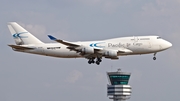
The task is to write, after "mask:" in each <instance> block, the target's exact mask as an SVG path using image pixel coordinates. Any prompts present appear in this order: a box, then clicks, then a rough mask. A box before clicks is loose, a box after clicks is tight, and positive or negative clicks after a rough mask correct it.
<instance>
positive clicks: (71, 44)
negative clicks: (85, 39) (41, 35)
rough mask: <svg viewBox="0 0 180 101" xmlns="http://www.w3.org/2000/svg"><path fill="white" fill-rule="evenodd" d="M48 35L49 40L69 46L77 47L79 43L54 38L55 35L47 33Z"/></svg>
mask: <svg viewBox="0 0 180 101" xmlns="http://www.w3.org/2000/svg"><path fill="white" fill-rule="evenodd" d="M48 37H49V38H50V39H51V40H54V41H56V42H59V43H61V44H64V45H66V46H71V47H79V46H81V45H79V44H74V43H72V42H68V41H64V40H61V39H56V38H55V37H53V36H51V35H48Z"/></svg>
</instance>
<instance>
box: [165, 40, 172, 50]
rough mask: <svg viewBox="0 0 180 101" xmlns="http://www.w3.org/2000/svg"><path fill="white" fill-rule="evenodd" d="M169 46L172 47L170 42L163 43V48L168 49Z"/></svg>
mask: <svg viewBox="0 0 180 101" xmlns="http://www.w3.org/2000/svg"><path fill="white" fill-rule="evenodd" d="M170 47H172V43H170V42H168V41H166V43H165V48H166V49H168V48H170Z"/></svg>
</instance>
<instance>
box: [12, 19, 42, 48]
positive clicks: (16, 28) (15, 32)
mask: <svg viewBox="0 0 180 101" xmlns="http://www.w3.org/2000/svg"><path fill="white" fill-rule="evenodd" d="M8 28H9V30H10V32H11V34H12V36H13V38H14V40H15V42H16V44H17V45H26V44H42V43H43V42H41V41H40V40H39V39H37V38H36V37H35V36H33V35H32V34H31V33H29V32H28V31H27V30H25V29H24V28H23V27H21V26H20V25H19V24H17V23H16V22H9V23H8Z"/></svg>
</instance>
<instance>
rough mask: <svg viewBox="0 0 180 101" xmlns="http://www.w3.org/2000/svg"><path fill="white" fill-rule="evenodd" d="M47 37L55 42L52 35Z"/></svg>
mask: <svg viewBox="0 0 180 101" xmlns="http://www.w3.org/2000/svg"><path fill="white" fill-rule="evenodd" d="M48 37H49V38H50V39H51V40H56V38H55V37H53V36H52V35H48Z"/></svg>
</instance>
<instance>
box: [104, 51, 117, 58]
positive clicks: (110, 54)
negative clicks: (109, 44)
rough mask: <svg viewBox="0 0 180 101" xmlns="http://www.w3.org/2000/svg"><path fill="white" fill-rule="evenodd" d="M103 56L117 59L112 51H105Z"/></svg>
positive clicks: (115, 52)
mask: <svg viewBox="0 0 180 101" xmlns="http://www.w3.org/2000/svg"><path fill="white" fill-rule="evenodd" d="M104 55H105V56H107V57H117V55H118V54H117V51H114V50H107V51H105V52H104Z"/></svg>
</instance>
